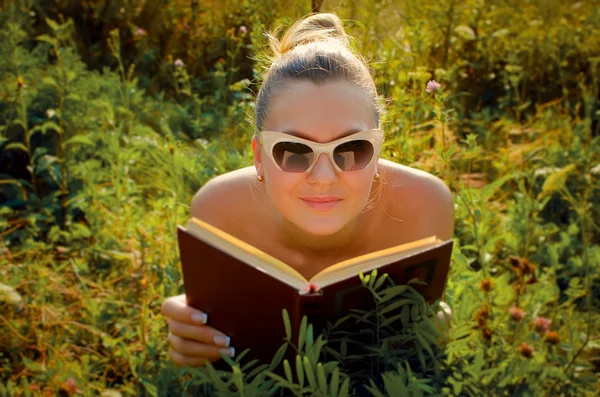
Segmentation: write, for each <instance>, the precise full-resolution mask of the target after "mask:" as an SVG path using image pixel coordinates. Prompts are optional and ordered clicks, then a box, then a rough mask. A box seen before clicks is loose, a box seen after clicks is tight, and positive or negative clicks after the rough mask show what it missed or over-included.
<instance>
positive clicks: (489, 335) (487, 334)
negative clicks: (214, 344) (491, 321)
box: [481, 327, 493, 340]
mask: <svg viewBox="0 0 600 397" xmlns="http://www.w3.org/2000/svg"><path fill="white" fill-rule="evenodd" d="M492 335H493V331H492V330H491V329H489V328H488V327H485V328H484V329H483V330H482V331H481V336H482V337H483V339H485V340H490V339H492Z"/></svg>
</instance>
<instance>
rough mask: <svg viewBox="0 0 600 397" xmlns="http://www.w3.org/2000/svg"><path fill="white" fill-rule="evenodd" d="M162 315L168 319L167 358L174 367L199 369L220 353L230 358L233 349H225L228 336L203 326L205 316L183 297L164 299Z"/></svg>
mask: <svg viewBox="0 0 600 397" xmlns="http://www.w3.org/2000/svg"><path fill="white" fill-rule="evenodd" d="M161 311H162V313H163V314H164V315H165V316H167V317H169V335H168V337H167V341H168V342H169V346H170V347H169V357H171V360H172V361H173V363H174V364H175V365H176V366H178V367H182V366H188V367H199V366H203V365H206V363H205V360H208V361H209V362H210V363H213V362H215V361H217V360H218V359H220V358H221V356H220V354H219V353H220V352H223V353H225V355H227V356H229V357H233V356H234V354H235V349H234V348H233V347H226V346H229V337H228V336H226V335H225V334H224V333H222V332H221V331H218V330H216V329H214V328H213V327H211V326H209V325H205V324H206V320H207V318H206V315H205V314H204V313H202V312H201V311H199V310H196V309H194V308H193V307H191V306H188V304H187V301H186V298H185V294H183V295H177V296H172V297H170V298H167V299H166V300H165V301H164V302H163V304H162V306H161Z"/></svg>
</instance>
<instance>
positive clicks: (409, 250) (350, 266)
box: [309, 236, 443, 288]
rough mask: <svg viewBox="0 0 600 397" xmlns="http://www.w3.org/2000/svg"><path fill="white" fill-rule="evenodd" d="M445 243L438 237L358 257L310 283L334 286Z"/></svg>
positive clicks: (324, 273)
mask: <svg viewBox="0 0 600 397" xmlns="http://www.w3.org/2000/svg"><path fill="white" fill-rule="evenodd" d="M441 243H443V241H442V240H440V239H438V238H437V237H436V236H431V237H426V238H424V239H421V240H416V241H412V242H410V243H406V244H401V245H397V246H395V247H391V248H386V249H383V250H379V251H375V252H371V253H369V254H365V255H361V256H357V257H356V258H352V259H348V260H345V261H343V262H339V263H336V264H335V265H332V266H330V267H328V268H325V269H323V270H321V271H320V272H319V273H317V274H315V275H314V276H313V277H312V278H311V279H310V280H309V282H311V283H313V284H315V285H317V286H319V287H320V288H323V287H326V286H327V285H330V284H333V283H335V282H337V281H339V280H343V279H345V278H348V277H355V276H357V275H358V273H359V272H361V271H362V272H363V273H364V272H367V271H371V270H373V269H375V268H377V267H380V266H383V265H387V264H388V263H392V262H395V261H397V260H399V259H401V258H404V257H408V256H411V255H414V254H417V253H419V252H422V251H425V250H426V249H428V248H431V247H433V246H435V245H439V244H441Z"/></svg>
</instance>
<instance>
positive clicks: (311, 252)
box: [276, 214, 370, 256]
mask: <svg viewBox="0 0 600 397" xmlns="http://www.w3.org/2000/svg"><path fill="white" fill-rule="evenodd" d="M364 215H367V214H360V215H359V216H358V217H357V218H355V219H354V220H353V221H352V222H350V223H349V224H347V225H345V226H344V227H343V228H342V229H341V230H339V231H338V232H336V233H334V234H331V235H327V236H322V235H315V234H312V233H309V232H307V231H305V230H304V229H301V228H299V227H298V226H296V225H294V224H293V223H291V222H289V221H288V220H287V219H285V218H284V217H282V216H281V215H280V214H279V215H277V218H276V219H277V223H278V225H277V228H278V229H279V230H280V231H281V232H280V237H281V242H282V244H283V245H284V246H286V247H287V248H289V249H292V250H295V251H301V252H303V253H304V254H306V255H308V256H332V255H333V256H335V255H338V254H339V253H345V252H348V251H349V250H350V251H354V250H355V249H359V248H360V247H362V246H364V245H366V244H367V241H366V239H365V236H369V235H370V233H369V230H370V227H369V224H370V223H369V222H368V219H369V217H368V216H364Z"/></svg>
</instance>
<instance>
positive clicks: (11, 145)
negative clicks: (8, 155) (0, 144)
mask: <svg viewBox="0 0 600 397" xmlns="http://www.w3.org/2000/svg"><path fill="white" fill-rule="evenodd" d="M10 149H20V150H22V151H24V152H25V153H29V150H27V147H26V146H25V145H23V144H22V143H21V142H11V143H9V144H8V145H6V147H5V148H4V150H10Z"/></svg>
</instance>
